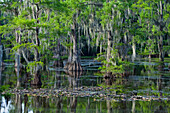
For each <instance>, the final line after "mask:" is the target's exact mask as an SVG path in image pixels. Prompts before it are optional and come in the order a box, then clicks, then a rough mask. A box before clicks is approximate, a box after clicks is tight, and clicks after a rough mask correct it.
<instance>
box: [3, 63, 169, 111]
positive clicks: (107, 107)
mask: <svg viewBox="0 0 170 113" xmlns="http://www.w3.org/2000/svg"><path fill="white" fill-rule="evenodd" d="M134 64H135V65H134V66H133V70H132V71H129V72H127V73H126V74H125V76H124V77H116V78H112V79H105V78H103V74H102V73H99V70H98V69H97V68H98V67H99V66H100V63H98V62H94V61H92V60H83V61H82V65H83V66H84V70H85V71H83V72H65V71H64V70H63V68H53V67H50V68H49V70H48V71H42V72H40V74H41V82H42V85H41V87H39V88H40V89H44V91H45V92H44V94H43V95H42V94H37V93H35V94H34V92H33V93H32V95H30V94H29V93H27V94H24V93H23V94H22V93H19V92H18V93H15V94H5V95H4V94H2V90H5V89H20V90H28V91H34V90H35V89H39V88H37V87H35V86H31V85H30V83H31V80H32V79H33V78H32V76H30V74H28V73H26V72H23V71H22V72H20V73H19V75H17V74H16V72H15V69H14V68H13V66H10V65H9V66H6V67H4V68H1V69H0V89H1V94H0V112H1V113H54V112H56V113H70V112H72V113H105V112H107V113H137V112H141V113H170V101H169V99H170V69H169V67H168V65H170V64H168V63H164V64H159V63H156V62H147V61H136V62H135V63H134ZM94 87H95V88H101V87H102V88H104V89H105V92H104V91H102V90H100V91H94V90H87V89H88V88H91V89H93V88H94ZM78 88H79V89H81V90H80V91H79V92H78V93H82V94H83V93H86V95H85V96H76V95H74V94H70V96H65V95H59V96H55V94H53V96H52V94H51V93H49V90H58V89H64V90H63V91H67V89H69V90H70V89H71V90H75V89H78ZM83 88H84V89H85V90H86V91H85V90H84V89H83ZM74 93H75V92H74ZM95 94H97V96H96V95H95ZM44 95H45V96H44ZM90 95H93V96H90ZM111 95H112V96H111ZM113 95H114V96H113ZM115 97H116V98H115ZM120 97H121V98H120Z"/></svg>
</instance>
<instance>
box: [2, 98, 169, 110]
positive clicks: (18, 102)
mask: <svg viewBox="0 0 170 113" xmlns="http://www.w3.org/2000/svg"><path fill="white" fill-rule="evenodd" d="M169 104H170V103H169V101H147V102H146V101H145V102H144V101H120V102H115V101H112V100H105V101H104V100H103V101H99V102H96V101H94V100H93V99H92V98H79V97H74V96H73V97H58V98H56V97H52V98H44V97H36V96H35V97H29V96H26V95H25V96H23V95H12V96H10V97H9V96H2V97H1V113H4V112H10V113H23V112H24V113H27V112H28V113H31V112H33V113H48V112H52V113H54V112H56V113H80V112H81V113H92V112H96V113H105V112H107V113H113V112H124V113H130V112H132V113H135V112H145V113H148V112H155V113H156V112H159V113H168V112H169V110H170V106H169Z"/></svg>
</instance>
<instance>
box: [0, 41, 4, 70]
mask: <svg viewBox="0 0 170 113" xmlns="http://www.w3.org/2000/svg"><path fill="white" fill-rule="evenodd" d="M2 58H3V46H2V45H1V43H0V67H1V66H2V63H3V59H2Z"/></svg>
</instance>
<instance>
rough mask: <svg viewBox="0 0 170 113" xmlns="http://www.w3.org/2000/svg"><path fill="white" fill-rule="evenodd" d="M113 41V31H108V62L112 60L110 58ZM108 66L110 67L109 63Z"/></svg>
mask: <svg viewBox="0 0 170 113" xmlns="http://www.w3.org/2000/svg"><path fill="white" fill-rule="evenodd" d="M111 41H112V37H111V31H108V40H107V44H108V45H107V58H106V60H107V62H108V63H109V62H110V58H111ZM106 67H109V64H107V65H106Z"/></svg>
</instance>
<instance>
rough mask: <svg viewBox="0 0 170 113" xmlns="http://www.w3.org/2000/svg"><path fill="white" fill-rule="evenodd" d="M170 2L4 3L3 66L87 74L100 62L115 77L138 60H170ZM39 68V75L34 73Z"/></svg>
mask: <svg viewBox="0 0 170 113" xmlns="http://www.w3.org/2000/svg"><path fill="white" fill-rule="evenodd" d="M169 23H170V1H169V0H152V1H151V0H1V1H0V64H1V65H3V62H9V61H14V62H15V67H16V68H18V69H19V68H20V67H22V66H23V65H25V66H26V68H27V70H29V71H32V70H39V69H41V68H43V69H45V68H46V66H48V65H49V63H50V61H53V65H55V66H63V63H62V60H63V59H65V58H68V62H67V64H66V65H64V68H65V69H67V70H82V66H81V63H80V60H81V57H83V56H96V57H97V60H100V61H102V63H103V64H104V66H103V69H106V70H107V71H109V72H115V70H116V73H118V72H122V71H123V70H124V69H127V68H126V66H127V65H130V64H129V63H128V62H127V61H131V60H132V61H134V60H135V59H136V58H143V57H147V58H152V57H159V60H160V61H161V62H162V61H164V57H168V56H169V55H170V35H169V34H170V24H169ZM32 66H34V69H33V68H31V67H32Z"/></svg>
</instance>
